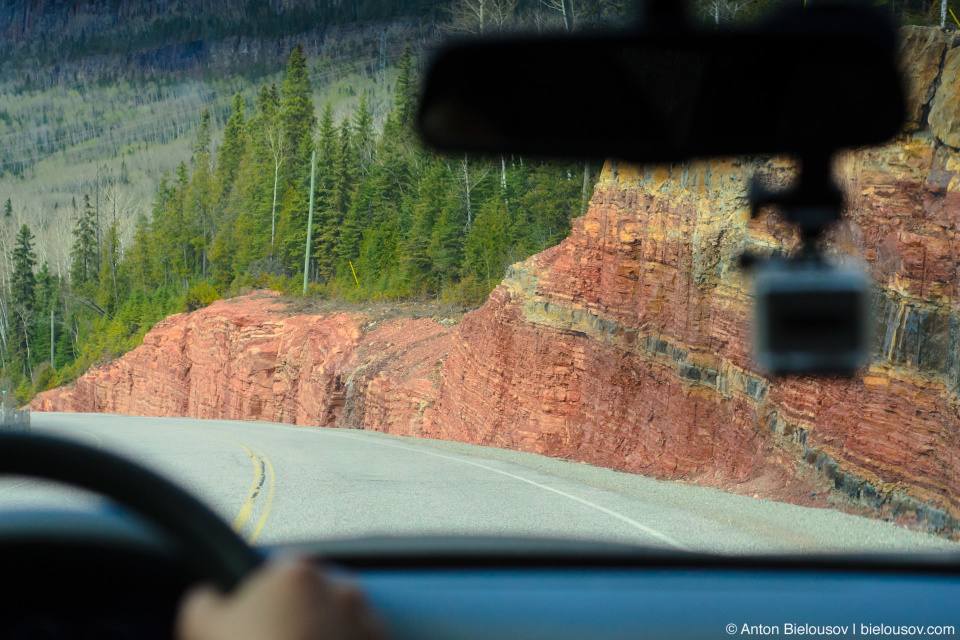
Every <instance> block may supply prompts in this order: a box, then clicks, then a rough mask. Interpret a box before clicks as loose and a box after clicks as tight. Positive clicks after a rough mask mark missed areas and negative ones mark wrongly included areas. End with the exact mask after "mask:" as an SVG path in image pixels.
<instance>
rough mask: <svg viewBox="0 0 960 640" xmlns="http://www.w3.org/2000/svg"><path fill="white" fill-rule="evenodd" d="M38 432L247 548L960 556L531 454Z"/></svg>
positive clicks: (243, 425)
mask: <svg viewBox="0 0 960 640" xmlns="http://www.w3.org/2000/svg"><path fill="white" fill-rule="evenodd" d="M33 431H34V432H35V433H47V434H56V435H61V436H64V437H68V438H72V439H75V440H78V441H81V442H84V443H87V444H89V445H91V446H95V447H100V448H103V449H105V450H108V451H113V452H116V453H120V454H122V455H124V456H126V457H128V458H130V459H133V460H134V461H136V462H138V463H140V464H143V465H144V466H147V467H149V468H151V469H153V470H155V471H157V472H159V473H161V474H162V475H164V476H167V477H169V478H171V479H172V480H173V481H175V482H176V483H178V484H180V485H181V486H183V487H185V488H186V489H188V490H190V491H192V492H194V494H195V495H197V496H199V497H200V498H201V500H203V501H204V502H205V503H207V504H208V505H209V506H210V507H211V508H212V509H213V510H214V511H216V512H217V513H218V514H219V515H220V516H221V517H222V518H223V519H224V520H225V521H226V522H229V523H232V524H233V526H234V528H235V529H236V530H237V531H239V532H240V533H241V534H242V535H243V536H244V537H245V538H246V539H247V540H249V541H251V542H261V543H273V542H286V541H300V540H311V539H322V538H347V537H356V536H367V535H406V534H477V535H489V534H492V535H519V536H538V537H562V538H578V539H590V540H610V541H618V542H632V543H637V544H642V545H649V546H659V547H674V548H682V549H691V550H702V551H716V552H723V553H738V552H770V551H797V550H820V551H823V550H851V549H863V550H867V549H869V550H916V551H933V550H938V549H939V550H954V551H956V550H960V546H958V545H955V544H953V543H950V542H947V541H945V540H942V539H939V538H936V537H933V536H929V535H925V534H920V533H916V532H911V531H906V530H904V529H900V528H897V527H895V526H893V525H891V524H888V523H884V522H878V521H872V520H867V519H864V518H858V517H854V516H849V515H845V514H841V513H838V512H836V511H832V510H828V509H808V508H803V507H797V506H793V505H787V504H781V503H776V502H771V501H767V500H756V499H752V498H747V497H743V496H737V495H733V494H728V493H725V492H722V491H717V490H713V489H707V488H701V487H691V486H687V485H682V484H678V483H674V482H660V481H657V480H653V479H650V478H646V477H642V476H636V475H631V474H626V473H619V472H616V471H611V470H609V469H600V468H596V467H591V466H589V465H583V464H577V463H571V462H566V461H562V460H555V459H551V458H544V457H542V456H536V455H532V454H525V453H519V452H514V451H504V450H500V449H493V448H488V447H476V446H472V445H464V444H460V443H450V442H439V441H433V440H422V439H416V438H402V437H396V436H387V435H384V434H380V433H373V432H364V431H352V430H341V429H324V428H318V427H295V426H290V425H281V424H273V423H262V422H234V421H224V420H194V419H186V418H138V417H130V416H119V415H104V414H56V413H34V414H33ZM91 500H95V499H94V498H90V497H88V496H85V495H83V494H81V493H79V492H77V491H74V490H68V489H65V488H63V487H59V486H50V485H49V484H46V483H41V482H38V481H34V480H28V479H24V478H4V479H0V510H2V509H7V508H21V507H24V506H27V505H38V506H45V507H46V506H58V507H72V506H75V505H76V506H79V507H80V508H84V507H85V506H87V505H89V504H90V501H91Z"/></svg>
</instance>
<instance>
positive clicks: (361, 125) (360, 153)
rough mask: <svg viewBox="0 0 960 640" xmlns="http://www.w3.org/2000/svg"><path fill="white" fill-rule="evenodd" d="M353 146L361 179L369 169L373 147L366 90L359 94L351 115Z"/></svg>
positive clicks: (370, 115) (371, 116) (371, 115)
mask: <svg viewBox="0 0 960 640" xmlns="http://www.w3.org/2000/svg"><path fill="white" fill-rule="evenodd" d="M353 147H354V149H356V155H357V161H358V163H359V164H358V169H359V178H360V179H361V180H362V179H363V178H365V177H366V175H367V172H368V171H369V170H370V162H371V161H372V160H373V152H374V149H375V147H374V144H373V114H372V113H370V105H369V102H368V100H367V92H366V91H364V92H363V94H362V95H361V96H360V104H358V105H357V111H356V113H355V114H354V116H353Z"/></svg>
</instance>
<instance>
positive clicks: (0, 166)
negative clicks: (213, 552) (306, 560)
mask: <svg viewBox="0 0 960 640" xmlns="http://www.w3.org/2000/svg"><path fill="white" fill-rule="evenodd" d="M693 4H694V6H693V10H694V11H693V14H694V15H693V16H692V18H693V19H695V20H699V21H700V22H702V23H703V24H704V25H706V26H708V27H715V28H728V27H731V26H737V25H740V24H744V23H748V22H755V21H757V20H760V19H763V18H764V17H765V16H766V15H768V14H769V13H770V12H772V11H775V10H777V9H778V8H782V7H783V6H786V5H787V4H789V3H787V2H786V0H783V1H780V0H752V1H749V0H747V1H741V0H700V1H699V2H696V3H693ZM877 4H879V5H883V6H882V9H883V11H884V12H885V13H888V14H889V16H890V18H891V19H892V20H894V21H895V22H896V23H897V24H898V25H899V29H900V30H899V33H900V40H901V44H900V58H901V60H900V63H901V66H902V71H903V74H904V78H905V88H906V94H907V119H906V122H905V123H904V126H903V131H902V133H901V134H900V135H899V136H898V137H897V138H896V139H894V140H891V141H889V142H888V143H886V144H884V145H882V146H879V147H872V148H864V149H857V150H852V151H849V152H845V153H844V154H842V155H841V156H840V157H839V158H838V159H837V161H836V162H835V165H834V167H833V171H834V175H835V178H836V180H837V181H838V184H839V185H840V187H841V188H842V191H843V193H844V198H845V203H846V205H845V209H844V217H843V220H842V221H841V222H840V223H838V224H837V225H835V226H834V227H832V228H831V230H830V231H829V233H828V234H827V245H828V253H829V254H830V255H831V256H833V257H835V258H836V259H837V260H839V261H841V262H847V263H850V264H857V265H862V266H863V267H864V268H865V269H866V270H867V272H868V273H869V274H870V277H871V279H872V282H873V286H874V290H873V291H874V292H873V294H872V297H871V308H872V313H873V317H874V319H875V331H874V341H873V344H872V346H871V356H870V358H871V362H870V365H869V366H868V367H866V368H863V369H861V370H859V371H858V372H857V373H856V374H855V375H853V376H850V377H840V376H813V375H801V376H797V375H793V376H773V375H770V374H767V373H765V372H764V371H763V370H762V369H761V368H759V367H758V366H757V364H756V363H755V361H754V357H753V350H752V343H751V340H752V328H751V317H752V316H751V309H752V298H751V295H752V294H751V286H750V281H749V278H748V277H747V275H746V274H745V273H744V271H743V270H742V269H741V268H740V262H739V260H740V256H741V255H742V254H743V253H744V252H750V251H753V252H754V253H759V254H762V255H769V254H771V253H776V252H789V251H790V250H792V249H794V248H795V247H796V246H797V243H798V236H797V233H796V231H795V230H794V229H793V228H792V227H791V226H789V225H788V224H786V223H785V222H784V220H783V219H782V218H780V217H778V216H776V215H774V214H768V215H763V216H761V217H759V218H758V219H750V218H749V204H748V202H747V199H746V193H747V190H748V188H749V186H750V184H751V181H752V180H753V179H754V178H761V179H762V180H763V181H764V183H765V184H768V185H771V186H778V185H779V186H783V185H787V184H790V183H791V182H792V181H793V180H794V179H795V177H796V163H795V162H794V161H793V160H791V159H789V158H777V157H763V158H757V157H751V158H715V159H703V160H697V161H691V162H686V163H674V164H670V165H666V164H664V165H643V166H635V165H630V164H627V163H624V162H620V161H616V160H609V159H608V160H604V159H603V158H595V159H581V160H568V161H544V160H541V159H538V158H533V157H523V156H518V155H508V154H504V155H501V156H499V157H496V156H492V157H491V156H485V157H474V156H472V155H470V154H452V155H444V154H438V153H435V152H434V151H432V150H430V149H429V148H426V147H424V145H423V144H422V143H421V141H420V139H419V137H418V134H417V131H416V127H415V114H416V109H417V97H418V88H419V86H420V82H421V80H422V76H423V73H424V70H425V69H426V66H427V62H428V60H429V58H430V55H431V52H433V51H435V50H436V48H437V47H438V46H440V45H441V44H443V43H444V42H449V41H451V40H452V39H454V38H458V37H465V36H481V35H483V36H494V35H500V34H507V33H515V32H524V33H557V32H560V33H571V32H581V31H586V30H591V29H610V28H618V27H623V26H625V25H628V24H629V23H630V20H631V19H632V17H631V15H630V13H629V11H628V6H632V3H626V2H606V1H601V0H563V1H559V0H558V1H553V0H550V1H547V0H541V1H534V0H529V1H524V0H456V1H455V2H449V1H447V0H441V1H436V2H433V1H429V0H417V1H409V2H395V3H392V4H387V3H384V4H383V5H382V6H381V5H379V4H376V3H374V5H370V4H357V3H333V4H323V5H318V4H316V3H311V2H298V1H294V2H286V3H281V4H276V3H270V4H269V5H268V4H262V5H261V4H260V3H244V2H239V1H231V0H227V1H226V2H218V3H209V2H206V1H205V0H181V1H180V2H178V3H150V4H147V5H142V6H141V5H136V6H135V5H129V6H128V5H127V4H123V3H84V4H79V5H76V6H74V5H72V4H67V5H64V4H51V3H41V6H39V7H37V8H33V7H32V6H31V7H26V5H24V4H23V3H14V2H0V33H2V38H0V56H2V59H3V60H4V61H5V64H4V65H3V66H2V68H0V207H2V213H0V252H2V256H3V260H2V261H0V360H2V378H0V383H2V389H3V391H2V393H3V412H2V413H0V422H2V427H0V428H2V429H4V430H11V431H18V430H29V431H31V432H33V433H40V434H49V435H57V436H63V437H67V438H71V439H75V440H79V441H81V442H84V443H86V444H88V445H90V446H93V447H96V448H101V449H104V450H107V451H112V452H116V453H120V454H122V455H124V456H126V457H128V458H130V459H132V460H134V461H135V462H137V463H140V464H142V465H144V466H146V467H148V468H150V469H153V470H155V471H157V472H159V473H161V474H162V475H164V476H166V477H168V478H170V479H172V480H173V481H175V482H176V483H178V484H180V485H182V486H184V487H185V488H187V489H188V490H190V491H191V492H193V493H194V494H195V495H196V496H198V497H199V498H200V499H201V500H202V501H203V502H205V503H206V504H207V505H209V506H210V507H211V508H212V509H213V510H214V511H215V512H216V513H217V514H219V515H220V516H221V517H222V518H223V519H224V520H225V521H227V522H228V523H230V524H232V526H233V528H234V529H235V531H237V532H238V533H239V534H240V535H241V536H242V537H243V538H244V539H245V540H247V541H249V542H252V543H256V544H270V543H282V542H295V541H306V540H328V539H340V538H350V539H352V538H358V537H364V536H408V535H443V536H446V535H456V536H496V537H528V538H529V537H532V538H536V539H544V540H547V539H575V540H589V541H597V542H618V543H629V544H634V545H639V546H643V547H656V548H667V549H675V550H694V551H706V552H714V553H767V552H792V551H805V552H810V551H813V552H834V551H856V552H861V551H862V552H867V551H894V552H898V553H900V552H903V553H907V552H914V551H924V552H930V551H940V552H955V551H956V550H957V549H958V547H957V544H956V541H957V540H958V538H960V521H958V518H960V440H958V437H960V436H958V433H960V429H958V427H960V420H958V414H957V409H956V407H957V402H958V393H960V391H958V384H960V351H958V343H957V339H958V318H960V316H958V315H957V308H956V305H957V296H958V280H960V269H958V264H960V258H958V256H957V255H956V251H955V249H954V245H955V242H954V233H955V231H956V229H957V224H958V220H957V216H958V212H960V153H958V151H957V149H958V148H960V102H958V99H957V96H958V95H960V93H958V88H960V46H958V44H957V43H958V41H957V40H956V38H955V30H956V29H958V28H960V20H958V17H957V15H956V14H957V13H960V5H958V4H957V3H956V2H954V1H951V2H947V1H946V0H944V1H942V2H941V0H935V1H934V0H910V1H909V2H888V3H883V2H880V3H877ZM775 53H776V52H765V53H761V52H758V53H757V55H775ZM557 64H563V61H562V60H558V61H557ZM731 73H735V70H733V69H732V70H731ZM610 89H611V88H610V87H603V86H595V85H594V84H592V83H591V79H590V78H589V77H571V78H569V87H568V90H569V91H570V92H581V93H587V94H590V95H591V96H593V97H594V99H596V100H597V101H605V100H606V99H607V96H609V95H610ZM813 89H814V90H815V87H814V88H813ZM502 99H503V100H504V101H509V100H510V99H511V97H510V96H509V95H504V96H502ZM757 99H760V100H762V99H763V98H762V97H758V98H757ZM543 109H544V110H553V109H561V110H562V109H563V105H552V104H544V105H543ZM631 112H632V111H631V107H630V105H623V104H616V103H610V104H609V114H610V117H609V120H608V121H607V122H602V123H597V125H598V126H601V127H611V128H616V127H617V122H618V120H621V119H626V118H630V117H631ZM568 117H569V118H571V119H574V118H577V117H578V116H577V114H576V113H569V114H568ZM24 408H26V409H28V411H27V410H24V411H21V409H24ZM102 507H103V505H102V504H101V501H100V500H98V499H97V498H94V497H92V496H88V495H86V494H83V493H81V492H78V491H73V490H68V489H65V488H63V487H59V486H55V485H50V484H48V483H44V482H40V481H38V480H32V479H28V478H20V477H17V478H5V479H2V480H0V508H2V509H5V510H7V511H8V512H9V513H13V512H15V511H16V510H19V509H27V508H29V509H36V508H43V509H50V508H55V509H74V508H82V509H94V510H96V509H101V508H102ZM8 517H13V516H8ZM463 544H464V546H465V548H469V547H470V545H471V544H473V543H472V542H471V541H470V539H469V538H464V539H463Z"/></svg>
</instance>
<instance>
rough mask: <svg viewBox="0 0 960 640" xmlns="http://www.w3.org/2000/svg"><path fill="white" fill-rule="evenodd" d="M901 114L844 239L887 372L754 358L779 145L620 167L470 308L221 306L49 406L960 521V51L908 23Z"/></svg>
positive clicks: (262, 299)
mask: <svg viewBox="0 0 960 640" xmlns="http://www.w3.org/2000/svg"><path fill="white" fill-rule="evenodd" d="M904 36H905V37H904V45H903V53H904V65H905V66H906V67H908V68H909V69H910V71H908V74H907V75H908V77H909V78H913V80H912V82H911V83H910V84H909V86H908V96H909V104H908V111H909V115H908V120H909V121H908V126H907V127H906V130H905V131H904V133H903V134H901V136H899V137H898V138H897V139H896V140H894V141H892V142H891V143H889V144H887V145H885V146H882V147H879V148H872V149H866V150H858V151H854V152H849V153H847V154H845V155H844V156H842V157H841V158H839V159H838V161H837V164H836V174H837V176H838V178H839V180H840V182H841V184H842V185H843V188H844V191H845V193H846V196H847V211H846V212H845V219H844V221H843V223H842V224H841V225H839V226H838V227H837V228H835V229H834V230H833V231H832V232H831V234H830V238H829V245H830V249H829V251H830V253H831V254H832V255H833V256H835V257H836V259H838V260H840V261H845V260H850V261H857V262H860V263H862V264H864V265H866V266H867V268H868V269H869V270H870V272H871V273H872V274H873V276H874V279H875V280H876V282H877V285H878V287H877V292H876V296H875V309H876V316H877V318H878V330H877V331H876V341H875V345H874V358H873V363H872V365H871V366H870V367H869V368H868V369H866V370H864V371H862V372H860V373H859V374H857V375H856V376H854V377H852V378H823V377H816V378H814V377H792V378H776V379H774V378H769V377H765V376H764V375H763V374H762V373H761V372H759V371H758V370H756V369H755V367H754V365H753V364H752V360H751V355H750V345H749V336H750V330H751V327H750V287H749V281H748V279H747V278H746V276H745V275H744V274H743V273H742V271H741V270H740V269H739V268H738V266H737V256H738V255H739V254H740V253H741V252H742V251H744V250H745V249H749V250H752V251H756V252H761V253H764V252H771V251H774V250H787V251H789V250H790V249H791V247H792V246H793V245H794V244H795V243H796V236H795V234H794V232H793V231H792V230H791V229H790V228H788V227H786V226H784V225H783V224H781V223H780V222H779V221H778V220H777V219H776V218H775V217H774V216H772V215H769V216H765V217H762V218H760V219H758V220H755V221H750V220H748V217H749V216H748V213H747V210H746V206H745V198H744V195H745V188H746V185H748V184H749V182H750V180H751V178H752V177H754V176H756V175H760V176H762V177H764V178H765V179H766V180H767V181H768V182H770V183H772V184H786V183H787V182H789V181H790V180H791V179H792V178H793V176H794V175H795V172H794V167H793V165H792V164H791V163H790V162H789V161H785V160H778V159H765V160H750V161H747V160H731V159H722V160H716V161H710V162H695V163H688V164H684V165H673V166H658V167H643V168H638V167H634V166H626V165H622V164H618V163H615V162H608V163H607V165H606V166H605V168H604V171H603V174H602V176H601V180H600V182H599V183H598V185H597V189H596V192H595V194H594V197H593V199H592V201H591V204H590V208H589V210H588V212H587V214H586V215H585V216H584V217H582V218H579V219H577V220H575V221H574V226H573V232H572V234H571V236H570V238H568V239H567V240H566V241H564V242H563V243H562V244H560V245H558V246H556V247H553V248H552V249H549V250H547V251H545V252H544V253H541V254H538V255H536V256H534V257H532V258H530V259H528V260H527V261H525V262H522V263H519V264H516V265H514V266H513V267H512V268H511V269H510V271H509V273H508V274H507V277H506V278H505V280H504V281H503V283H502V284H501V285H500V286H498V287H497V289H496V290H495V291H494V292H493V294H492V295H491V296H490V299H489V301H488V302H487V303H486V304H485V305H484V306H483V307H481V308H480V309H478V310H477V311H475V312H473V313H471V314H468V315H467V316H466V317H465V318H464V320H463V322H462V323H460V324H459V325H458V326H457V327H455V328H453V329H448V328H445V327H443V326H441V325H440V324H438V323H435V322H433V321H431V320H429V319H419V320H413V319H408V320H392V321H383V322H380V323H376V326H371V325H372V324H374V323H371V322H370V318H368V317H365V316H363V315H360V314H345V313H336V314H326V315H314V316H292V315H290V314H289V313H287V312H285V311H284V310H283V303H282V301H281V300H280V299H278V298H276V297H275V296H272V295H266V294H257V295H254V296H252V297H251V296H248V297H244V298H240V299H235V300H231V301H224V302H218V303H216V304H214V305H212V306H211V307H209V308H207V309H204V310H202V311H198V312H196V313H194V314H191V315H180V316H174V317H172V318H170V319H168V320H167V321H165V322H164V323H162V324H160V325H158V326H157V328H155V329H154V331H153V332H151V334H149V335H148V338H147V340H145V342H144V345H143V346H141V347H139V348H138V349H136V350H134V351H133V352H131V353H130V354H128V355H127V356H124V357H123V358H121V359H120V360H118V361H116V362H114V363H112V364H111V365H108V366H107V367H104V368H102V369H98V370H95V371H91V372H90V373H88V374H87V375H85V376H83V377H82V378H81V379H80V380H79V381H78V382H77V384H76V386H75V387H74V388H73V389H72V390H54V391H51V392H47V393H46V394H42V395H41V396H39V397H38V398H37V400H35V402H34V403H33V408H34V409H35V410H61V411H63V410H74V411H115V412H121V413H135V414H145V415H186V416H201V417H218V418H219V417H223V418H237V419H262V420H279V421H285V422H297V423H300V424H317V425H336V426H354V427H361V428H365V429H377V430H382V431H387V432H390V433H396V434H402V435H423V436H429V437H439V438H446V439H455V440H461V441H465V442H471V443H478V444H487V445H493V446H498V447H509V448H515V449H522V450H525V451H532V452H537V453H541V454H545V455H550V456H560V457H565V458H570V459H575V460H581V461H585V462H589V463H592V464H598V465H603V466H608V467H612V468H617V469H622V470H626V471H631V472H637V473H646V474H652V475H656V476H659V477H665V478H682V479H685V480H688V481H692V482H698V483H702V484H710V485H713V486H719V487H724V488H727V489H730V490H734V491H739V492H746V493H749V494H759V495H763V496H764V497H769V498H773V499H781V500H789V501H792V502H797V503H800V504H816V505H821V506H825V505H834V506H839V507H842V508H845V509H848V510H852V511H855V512H859V513H865V514H873V515H876V516H879V517H887V518H895V519H897V520H898V521H900V522H902V523H904V524H908V525H911V526H916V527H919V528H923V529H927V530H931V531H936V532H939V533H941V534H944V535H950V536H952V537H958V535H960V521H958V518H960V415H958V409H960V308H958V304H960V255H958V253H960V248H958V244H957V240H956V233H957V231H958V229H960V151H958V149H957V147H958V146H960V138H958V135H960V133H958V132H960V103H958V102H957V95H958V93H957V87H958V83H960V47H958V46H957V44H958V43H957V42H955V41H953V40H951V39H950V38H949V37H948V36H947V35H946V34H945V33H943V32H941V31H939V30H935V29H920V28H913V29H907V30H905V31H904Z"/></svg>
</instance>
